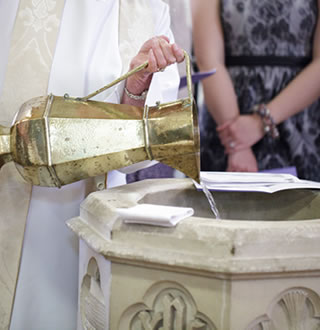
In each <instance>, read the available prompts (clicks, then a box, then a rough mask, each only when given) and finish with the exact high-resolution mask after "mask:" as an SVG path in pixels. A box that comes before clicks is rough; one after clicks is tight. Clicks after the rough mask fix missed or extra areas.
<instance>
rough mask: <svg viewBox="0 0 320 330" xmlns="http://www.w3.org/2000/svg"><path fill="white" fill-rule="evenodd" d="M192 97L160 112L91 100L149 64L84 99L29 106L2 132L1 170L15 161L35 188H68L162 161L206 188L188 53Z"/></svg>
mask: <svg viewBox="0 0 320 330" xmlns="http://www.w3.org/2000/svg"><path fill="white" fill-rule="evenodd" d="M185 61H186V68H187V70H186V71H187V83H188V94H189V95H188V97H187V98H185V99H179V100H177V101H175V102H169V103H163V104H157V105H155V106H152V107H148V106H145V107H135V106H131V105H125V104H112V103H106V102H98V101H91V100H89V99H90V98H91V97H93V96H94V95H96V94H98V93H100V92H102V91H104V90H106V89H107V88H109V87H111V86H113V85H115V84H116V83H118V82H120V81H121V80H124V79H126V78H127V77H129V76H130V75H132V74H134V73H135V72H137V71H139V70H142V69H143V68H145V67H146V66H147V65H148V63H147V62H146V63H144V64H142V65H141V66H139V67H138V68H136V69H134V70H132V71H130V72H128V73H127V74H125V75H123V76H122V77H120V78H118V79H117V80H115V81H114V82H112V83H110V84H109V85H107V86H105V87H103V88H101V89H100V90H98V91H96V92H95V93H92V94H90V95H88V96H87V97H84V98H70V97H68V96H67V95H65V96H64V97H61V96H54V95H48V96H41V97H36V98H33V99H31V100H29V101H27V102H25V103H24V104H23V105H22V106H21V108H20V110H19V112H18V113H17V115H16V118H15V120H14V123H13V125H12V127H11V128H6V127H3V126H0V167H1V166H2V165H3V164H4V163H6V162H9V161H14V162H15V164H16V167H17V169H18V171H19V172H20V174H21V175H22V176H23V177H24V178H25V180H26V181H28V182H30V183H31V184H33V185H40V186H48V187H61V186H62V185H66V184H69V183H72V182H75V181H78V180H81V179H84V178H87V177H92V176H97V175H101V174H104V173H107V172H108V171H110V170H113V169H119V168H122V167H125V166H128V165H131V164H134V163H138V162H140V161H143V160H148V159H150V160H152V159H155V160H158V161H160V162H162V163H165V164H167V165H169V166H171V167H173V168H175V169H177V170H179V171H181V172H183V173H185V174H186V175H187V176H189V177H191V178H193V179H194V180H196V181H199V174H200V159H199V155H200V152H199V146H200V142H199V127H198V119H197V109H196V105H195V102H194V100H193V95H192V91H191V88H192V87H191V74H190V61H189V57H188V55H187V53H186V52H185Z"/></svg>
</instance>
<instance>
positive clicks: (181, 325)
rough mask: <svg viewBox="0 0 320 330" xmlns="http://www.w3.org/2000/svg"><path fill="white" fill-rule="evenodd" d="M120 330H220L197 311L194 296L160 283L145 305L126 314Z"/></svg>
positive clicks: (156, 285)
mask: <svg viewBox="0 0 320 330" xmlns="http://www.w3.org/2000/svg"><path fill="white" fill-rule="evenodd" d="M119 329H130V330H217V328H216V326H215V325H214V323H213V322H212V321H211V320H210V319H209V318H208V317H206V316H205V315H204V314H202V313H201V312H199V311H198V310H197V306H196V304H195V301H194V299H193V297H192V296H191V294H190V293H189V292H188V291H187V290H186V289H185V288H183V287H182V286H180V285H179V284H177V283H173V282H159V283H157V284H155V285H153V286H152V287H151V288H149V290H148V291H147V292H146V294H145V296H144V299H143V303H142V304H141V303H138V302H137V304H134V305H132V306H130V307H129V308H128V309H127V310H126V311H125V312H124V313H123V315H122V318H121V320H120V325H119Z"/></svg>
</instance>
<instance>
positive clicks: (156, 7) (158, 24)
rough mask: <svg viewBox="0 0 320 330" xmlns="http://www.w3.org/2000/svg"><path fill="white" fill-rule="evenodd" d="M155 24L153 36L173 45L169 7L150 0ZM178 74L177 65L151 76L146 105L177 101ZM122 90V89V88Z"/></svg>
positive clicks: (135, 168)
mask: <svg viewBox="0 0 320 330" xmlns="http://www.w3.org/2000/svg"><path fill="white" fill-rule="evenodd" d="M151 8H153V16H154V22H155V35H156V36H160V35H165V36H167V37H168V38H169V39H170V42H171V43H174V37H173V34H172V32H171V29H170V13H169V6H168V5H167V4H165V3H163V2H162V1H158V0H151ZM179 82H180V77H179V72H178V66H177V64H172V65H170V66H168V67H167V68H166V69H165V70H164V71H163V72H158V73H155V74H153V78H152V81H151V84H150V88H149V91H148V95H147V99H146V104H148V105H150V106H151V105H154V104H155V103H156V102H158V101H159V102H161V103H164V102H171V101H175V100H177V97H178V88H179ZM122 88H123V87H122ZM157 163H158V162H157V161H148V160H147V161H143V162H140V163H137V164H133V165H130V166H127V167H124V168H122V169H120V170H119V171H121V172H123V173H127V174H128V173H132V172H135V171H138V170H141V169H143V168H147V167H150V166H152V165H155V164H157Z"/></svg>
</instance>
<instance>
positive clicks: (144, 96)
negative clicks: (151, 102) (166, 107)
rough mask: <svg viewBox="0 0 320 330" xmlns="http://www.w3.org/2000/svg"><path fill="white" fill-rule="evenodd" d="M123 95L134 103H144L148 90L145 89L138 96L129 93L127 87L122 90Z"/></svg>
mask: <svg viewBox="0 0 320 330" xmlns="http://www.w3.org/2000/svg"><path fill="white" fill-rule="evenodd" d="M124 93H125V94H126V95H127V96H128V97H129V98H130V99H132V100H135V101H144V100H145V99H146V98H147V94H148V90H147V89H145V90H144V91H143V92H142V93H140V94H133V93H131V92H130V91H129V90H128V89H127V87H125V88H124Z"/></svg>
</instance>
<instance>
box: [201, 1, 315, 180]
mask: <svg viewBox="0 0 320 330" xmlns="http://www.w3.org/2000/svg"><path fill="white" fill-rule="evenodd" d="M317 14H318V7H317V0H272V1H271V0H221V20H222V26H223V30H224V37H225V52H226V63H227V64H228V62H230V66H228V71H229V73H230V75H231V78H232V81H233V84H234V87H235V91H236V94H237V97H238V104H239V108H240V113H241V114H245V113H250V111H251V109H252V107H253V106H254V105H255V104H257V103H268V101H269V100H271V99H273V98H274V97H275V96H276V95H277V94H278V93H279V92H280V91H281V90H282V89H283V88H284V87H285V86H287V85H288V83H289V82H290V81H291V80H292V79H293V78H294V77H295V76H296V75H297V74H298V73H299V72H300V71H301V70H302V69H303V66H305V65H306V63H307V62H308V60H311V55H312V43H313V36H314V31H315V26H316V22H317ZM234 59H235V60H234ZM263 62H265V63H263ZM319 74H320V73H319ZM306 88H308V87H307V86H306ZM319 88H320V86H319ZM303 92H304V90H303V89H302V90H301V93H303ZM200 127H201V169H202V170H206V171H224V170H225V169H226V167H227V157H226V156H225V154H224V149H223V147H222V145H221V143H220V141H219V138H218V136H217V134H216V124H215V122H214V120H213V119H212V118H211V116H210V114H209V113H208V112H207V111H206V109H201V112H200ZM278 128H279V132H280V138H279V139H278V140H273V139H272V138H271V137H269V136H268V135H266V136H265V137H264V138H263V139H262V140H260V141H259V142H258V143H256V144H255V145H254V146H253V151H254V153H255V155H256V158H257V161H258V166H259V170H264V169H272V168H283V167H287V166H295V167H296V169H297V173H298V176H299V178H303V179H309V180H314V181H320V102H319V101H317V102H315V103H314V104H312V105H310V106H309V107H308V108H306V109H304V111H302V112H300V113H298V114H297V115H295V116H293V117H291V118H289V119H288V120H286V121H285V122H284V123H282V124H280V125H278ZM248 129H249V128H248Z"/></svg>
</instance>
